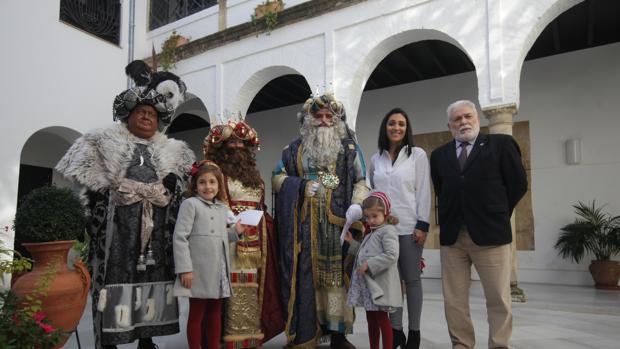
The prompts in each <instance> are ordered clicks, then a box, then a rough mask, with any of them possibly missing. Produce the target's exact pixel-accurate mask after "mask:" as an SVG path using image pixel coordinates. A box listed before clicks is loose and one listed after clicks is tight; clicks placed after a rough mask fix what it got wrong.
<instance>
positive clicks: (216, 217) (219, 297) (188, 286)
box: [173, 160, 244, 349]
mask: <svg viewBox="0 0 620 349" xmlns="http://www.w3.org/2000/svg"><path fill="white" fill-rule="evenodd" d="M222 180H223V176H222V172H221V170H220V168H219V167H218V166H217V165H216V164H215V163H213V162H211V161H204V160H203V161H201V162H200V163H198V164H194V166H193V168H192V173H191V181H190V184H189V188H188V192H189V193H190V194H191V195H192V196H191V197H190V198H188V199H186V200H185V201H183V203H182V204H181V208H180V209H179V215H178V217H177V222H176V225H175V228H174V237H173V239H174V244H173V248H174V264H175V272H176V274H177V279H176V283H175V285H174V295H175V296H177V297H189V316H188V319H187V342H188V346H189V348H190V349H200V348H201V344H202V343H205V341H204V339H205V336H206V343H207V348H208V349H216V348H219V345H220V337H221V332H222V323H221V321H222V319H221V318H222V304H223V299H224V298H228V297H230V296H231V294H232V287H231V283H230V278H229V277H228V275H229V272H230V260H229V253H228V245H229V242H233V241H238V240H239V235H238V234H241V233H243V231H244V227H243V226H242V225H241V223H239V222H237V224H235V225H234V226H233V227H230V228H228V227H227V217H228V218H229V217H230V214H231V213H230V212H229V208H228V205H226V204H225V203H224V202H223V191H220V189H221V188H223V184H222V183H223V182H222ZM203 323H204V327H203ZM203 328H206V331H204V330H203Z"/></svg>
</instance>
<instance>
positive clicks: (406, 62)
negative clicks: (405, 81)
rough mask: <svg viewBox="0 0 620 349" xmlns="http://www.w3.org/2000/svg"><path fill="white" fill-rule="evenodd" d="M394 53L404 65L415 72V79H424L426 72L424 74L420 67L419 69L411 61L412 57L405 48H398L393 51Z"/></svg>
mask: <svg viewBox="0 0 620 349" xmlns="http://www.w3.org/2000/svg"><path fill="white" fill-rule="evenodd" d="M392 54H393V55H394V58H395V59H396V60H398V61H400V62H401V63H402V64H403V65H404V66H406V67H407V68H408V69H409V70H410V71H412V72H413V74H415V76H416V79H415V81H418V80H424V74H422V72H421V71H420V69H418V68H417V67H416V66H415V65H414V64H413V63H411V62H412V59H409V58H410V57H408V56H407V55H405V54H404V51H403V48H399V49H398V50H396V51H394V52H392Z"/></svg>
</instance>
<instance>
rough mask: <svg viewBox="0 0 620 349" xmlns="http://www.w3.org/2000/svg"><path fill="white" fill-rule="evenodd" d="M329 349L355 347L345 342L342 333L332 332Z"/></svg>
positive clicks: (352, 348)
mask: <svg viewBox="0 0 620 349" xmlns="http://www.w3.org/2000/svg"><path fill="white" fill-rule="evenodd" d="M329 348H330V349H355V346H354V345H353V344H351V342H349V341H348V340H347V338H346V337H345V336H344V334H342V333H338V332H334V333H332V335H331V340H330V343H329Z"/></svg>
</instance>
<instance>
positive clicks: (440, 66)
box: [419, 41, 448, 76]
mask: <svg viewBox="0 0 620 349" xmlns="http://www.w3.org/2000/svg"><path fill="white" fill-rule="evenodd" d="M419 44H420V46H421V47H424V49H425V50H426V51H428V54H429V55H430V56H431V59H432V60H433V63H435V66H436V67H437V68H438V69H439V71H441V74H442V76H445V75H448V70H446V67H444V65H443V64H441V62H440V61H439V59H438V58H437V55H436V54H435V50H434V49H433V47H431V44H430V42H428V41H426V42H425V41H422V42H420V43H419Z"/></svg>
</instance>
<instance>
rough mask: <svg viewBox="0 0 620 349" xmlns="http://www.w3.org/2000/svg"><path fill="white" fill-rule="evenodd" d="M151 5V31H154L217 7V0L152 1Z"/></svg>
mask: <svg viewBox="0 0 620 349" xmlns="http://www.w3.org/2000/svg"><path fill="white" fill-rule="evenodd" d="M150 3H151V6H150V11H149V30H153V29H155V28H159V27H161V26H164V25H166V24H168V23H172V22H174V21H177V20H179V19H181V18H183V17H187V16H189V15H192V14H194V13H196V12H199V11H202V10H204V9H206V8H209V7H211V6H214V5H217V0H151V2H150Z"/></svg>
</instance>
